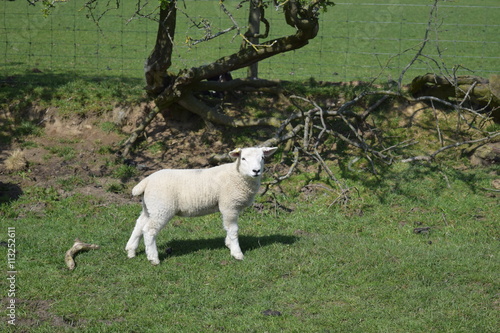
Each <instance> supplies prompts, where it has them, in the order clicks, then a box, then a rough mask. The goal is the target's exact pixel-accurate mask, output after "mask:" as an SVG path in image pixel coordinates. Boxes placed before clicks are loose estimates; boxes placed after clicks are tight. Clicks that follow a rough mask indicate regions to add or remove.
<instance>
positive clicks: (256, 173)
mask: <svg viewBox="0 0 500 333" xmlns="http://www.w3.org/2000/svg"><path fill="white" fill-rule="evenodd" d="M252 171H253V173H255V175H258V174H259V173H260V169H253V170H252Z"/></svg>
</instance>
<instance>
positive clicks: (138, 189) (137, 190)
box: [132, 178, 148, 196]
mask: <svg viewBox="0 0 500 333" xmlns="http://www.w3.org/2000/svg"><path fill="white" fill-rule="evenodd" d="M147 184H148V179H147V178H144V179H143V180H142V181H141V182H140V183H139V184H137V185H135V187H134V188H133V189H132V195H133V196H138V195H141V194H143V193H144V190H145V189H146V185H147Z"/></svg>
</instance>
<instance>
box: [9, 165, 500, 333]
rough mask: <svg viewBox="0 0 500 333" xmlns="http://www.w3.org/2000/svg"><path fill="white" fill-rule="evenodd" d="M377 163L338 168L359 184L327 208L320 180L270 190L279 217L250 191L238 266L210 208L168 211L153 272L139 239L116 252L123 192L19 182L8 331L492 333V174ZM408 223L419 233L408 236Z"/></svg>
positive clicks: (121, 239) (13, 212) (121, 236)
mask: <svg viewBox="0 0 500 333" xmlns="http://www.w3.org/2000/svg"><path fill="white" fill-rule="evenodd" d="M389 171H390V172H388V173H387V174H386V175H385V176H384V177H381V178H380V179H377V178H375V177H364V179H355V178H350V177H346V181H347V182H348V184H349V185H350V186H356V187H357V188H358V191H359V197H353V198H352V201H351V203H350V205H349V206H347V207H338V206H333V207H331V208H328V204H329V203H330V202H331V201H333V199H334V196H333V195H332V193H331V192H327V191H324V192H323V191H321V190H318V192H317V193H316V195H315V196H313V197H307V196H290V195H279V194H278V195H277V196H276V198H277V199H278V201H279V202H280V203H281V204H282V205H283V206H285V207H288V208H291V209H293V211H291V212H286V211H285V210H283V209H281V208H279V207H275V206H274V205H272V204H271V203H270V202H271V201H269V200H268V199H270V198H268V197H263V198H259V200H258V201H259V202H260V203H261V204H263V205H264V207H266V209H265V210H264V211H262V212H257V211H255V210H253V209H247V210H246V211H245V213H244V214H243V215H242V217H241V221H240V235H241V236H240V239H241V246H242V249H243V251H244V253H245V255H246V258H245V260H244V261H242V262H237V261H235V260H232V259H231V258H230V255H229V251H228V250H227V249H226V248H225V247H224V241H223V237H224V234H223V230H222V227H221V221H220V217H219V216H218V215H217V214H216V215H210V216H206V217H201V218H191V219H189V218H174V219H173V220H172V221H171V223H170V225H169V226H167V227H166V228H165V229H164V230H163V231H162V232H161V233H160V235H159V238H158V245H159V249H160V252H161V253H163V254H162V255H161V256H160V258H161V260H162V262H161V264H160V265H159V266H157V267H153V266H151V265H150V264H149V262H148V261H147V260H146V257H145V254H144V252H143V245H141V246H140V248H139V253H138V256H137V257H136V258H134V259H127V258H126V255H125V252H124V250H123V248H124V246H125V243H126V241H127V239H128V237H129V235H130V232H131V230H132V227H133V225H134V221H135V219H136V218H137V216H138V214H139V211H140V204H139V203H137V202H134V203H131V204H128V205H111V204H108V203H106V202H103V200H102V199H98V198H95V197H90V196H83V195H75V196H72V197H66V198H62V197H60V196H59V195H58V194H57V192H56V191H54V190H51V189H42V188H37V187H34V188H31V189H28V190H26V191H25V193H24V194H23V195H22V196H21V197H20V198H19V200H17V201H14V202H11V203H7V204H3V205H2V206H1V208H0V209H1V210H0V211H1V213H2V214H1V215H0V219H1V221H2V222H1V225H2V228H3V229H4V230H3V231H2V237H1V240H5V238H6V231H7V230H6V229H7V227H9V226H15V227H16V246H17V247H16V250H17V254H16V270H17V271H18V274H17V279H16V288H17V291H16V299H17V302H18V303H17V308H16V311H17V315H18V329H21V330H23V328H24V330H27V328H26V327H28V326H29V327H30V328H29V331H30V332H49V331H50V332H53V331H54V330H55V331H58V332H65V331H72V330H73V329H78V331H81V332H134V331H141V332H163V331H165V330H167V331H173V332H220V331H229V332H264V331H267V332H494V331H495V330H496V329H497V327H498V326H499V325H500V320H499V317H498V302H499V299H498V288H499V279H498V271H499V269H500V263H499V261H498V250H499V247H498V239H499V237H500V233H499V228H498V227H499V225H498V221H500V211H499V210H498V203H499V202H498V196H495V195H492V193H491V192H487V191H484V190H483V189H482V188H484V187H489V184H490V181H491V179H492V178H493V176H492V171H494V169H474V170H465V171H464V170H459V169H456V168H452V167H450V166H447V165H446V164H443V165H433V166H430V165H414V166H410V165H394V166H392V167H391V170H389ZM293 184H296V185H297V184H298V183H297V182H295V183H293ZM27 207H31V209H27ZM423 226H425V227H430V230H429V231H428V232H424V233H415V232H414V228H416V227H423ZM76 237H79V238H80V239H82V240H84V241H86V242H92V243H96V244H99V245H101V249H99V250H95V251H90V252H86V253H81V254H80V255H78V256H77V257H76V262H77V267H76V269H75V270H74V271H68V270H67V268H66V267H65V265H64V261H63V257H64V253H65V251H66V250H67V249H68V248H69V247H70V246H71V245H72V243H73V239H74V238H76ZM167 248H172V254H170V255H167V254H166V253H165V250H166V249H167ZM1 252H2V257H3V258H5V252H6V248H5V247H1ZM6 283H7V282H6V280H5V279H2V280H1V284H0V287H1V288H2V290H4V291H5V290H6V289H7V285H6ZM4 297H5V296H4ZM2 306H5V300H4V302H3V303H2ZM267 310H271V311H267ZM266 311H267V312H266ZM273 311H274V312H273ZM6 326H7V324H6V320H5V318H4V319H3V320H2V321H1V322H0V327H2V328H3V329H4V328H5V327H6Z"/></svg>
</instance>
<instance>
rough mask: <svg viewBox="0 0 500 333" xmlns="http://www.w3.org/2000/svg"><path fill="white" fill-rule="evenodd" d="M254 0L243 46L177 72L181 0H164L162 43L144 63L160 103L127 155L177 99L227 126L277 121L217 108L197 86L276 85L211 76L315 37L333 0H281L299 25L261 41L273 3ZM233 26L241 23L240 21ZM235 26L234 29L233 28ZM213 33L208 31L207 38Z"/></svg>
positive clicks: (150, 87)
mask: <svg viewBox="0 0 500 333" xmlns="http://www.w3.org/2000/svg"><path fill="white" fill-rule="evenodd" d="M249 3H250V6H251V8H250V19H249V20H250V21H251V22H253V24H250V25H249V29H248V31H247V32H246V33H245V35H244V37H245V38H244V42H243V43H242V46H241V48H240V50H239V51H238V52H236V53H233V54H230V55H227V56H225V57H222V58H220V59H218V60H216V61H215V62H213V63H210V64H207V65H202V66H199V67H192V68H186V69H183V70H181V71H179V72H178V73H171V72H169V71H168V69H169V68H170V66H171V64H172V51H173V46H174V43H173V42H174V38H175V27H176V17H177V5H178V2H177V0H168V1H167V0H163V1H162V2H161V5H160V14H159V24H158V33H157V38H156V45H155V47H154V50H153V52H152V53H151V55H150V56H149V57H148V59H147V60H146V64H145V67H144V73H145V77H146V83H147V87H146V90H147V92H148V94H149V96H150V97H151V98H152V99H154V101H155V104H156V109H155V110H152V111H151V112H150V114H148V115H147V116H146V117H145V118H144V120H143V122H142V124H141V125H140V126H139V127H138V128H137V129H136V130H135V131H134V133H133V134H132V135H131V136H130V138H129V139H128V140H127V141H126V142H125V144H124V147H123V148H124V151H123V154H124V155H128V153H129V151H130V149H131V147H132V146H133V144H134V143H135V141H136V140H137V138H138V137H139V135H140V134H141V133H142V132H143V131H144V129H145V128H146V127H147V126H148V125H149V123H150V122H151V120H152V119H154V117H155V115H156V114H157V113H158V112H159V111H161V110H163V109H165V108H168V107H170V106H171V105H173V104H177V105H180V106H181V107H183V108H184V109H186V110H188V111H190V112H192V113H195V114H197V115H199V116H200V117H202V118H203V119H205V120H207V121H210V122H213V123H218V124H223V125H226V126H235V127H239V126H253V125H259V124H265V123H267V124H271V125H276V124H275V123H276V121H275V120H274V119H270V120H265V119H264V120H263V119H260V120H252V119H247V120H242V119H234V118H232V117H229V116H226V115H224V114H222V113H219V112H218V111H217V109H216V108H212V107H209V106H208V105H206V104H205V103H203V101H201V100H200V99H198V98H196V97H195V95H194V94H193V92H194V91H197V90H198V91H199V90H231V89H236V88H239V89H241V88H243V87H249V86H250V87H254V88H259V87H265V86H272V85H275V84H276V83H275V82H270V81H263V80H253V78H250V79H239V80H232V81H231V82H224V83H222V82H213V81H212V82H208V81H205V80H206V79H209V78H212V77H217V76H220V75H223V74H224V73H227V72H230V71H234V70H237V69H240V68H244V67H247V66H251V65H253V64H256V63H257V62H258V61H261V60H264V59H266V58H269V57H272V56H274V55H277V54H280V53H284V52H288V51H292V50H296V49H299V48H301V47H303V46H305V45H307V44H308V42H309V40H311V39H313V38H314V37H316V35H317V33H318V29H319V20H318V16H319V12H320V9H323V10H326V8H327V7H328V6H332V5H333V3H332V2H330V1H327V0H312V1H302V0H286V1H283V2H280V1H276V2H275V5H276V6H279V7H281V8H282V10H283V14H284V19H285V21H286V23H287V24H288V25H289V26H291V27H294V28H295V29H296V31H295V33H294V34H292V35H288V36H284V37H281V38H277V39H272V40H268V41H265V42H262V43H260V44H255V43H254V42H255V41H256V40H257V39H258V38H267V36H268V32H269V22H268V21H267V20H266V19H265V9H266V8H267V4H266V3H265V2H264V0H249ZM220 6H221V7H222V9H223V11H224V12H225V13H227V14H228V15H231V14H230V13H228V11H227V9H226V8H225V7H224V2H223V1H220ZM256 17H257V18H258V20H260V21H261V22H263V23H264V25H265V32H264V33H263V34H260V33H259V31H257V30H258V29H256V26H255V18H256ZM233 22H234V21H233ZM232 28H233V29H239V27H237V26H236V25H235V26H233V27H232ZM229 30H231V29H228V30H227V31H229ZM212 37H213V36H207V39H208V38H212Z"/></svg>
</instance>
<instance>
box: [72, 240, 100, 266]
mask: <svg viewBox="0 0 500 333" xmlns="http://www.w3.org/2000/svg"><path fill="white" fill-rule="evenodd" d="M98 248H99V245H96V244H88V243H84V242H82V241H81V240H79V239H78V238H77V239H75V243H74V244H73V246H72V247H71V248H70V249H69V250H68V251H66V255H65V256H64V262H65V263H66V266H68V268H69V269H70V270H73V269H75V259H74V257H75V255H76V254H77V253H78V252H81V251H88V250H97V249H98Z"/></svg>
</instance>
